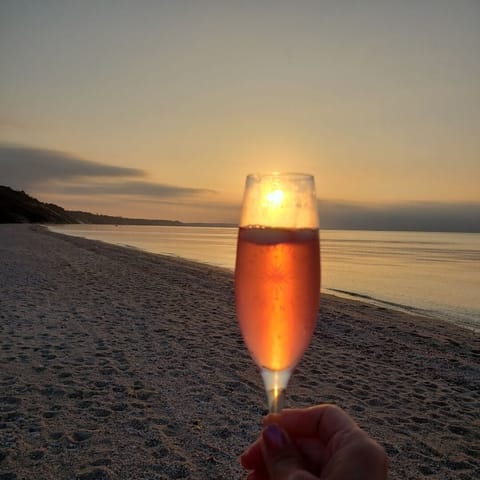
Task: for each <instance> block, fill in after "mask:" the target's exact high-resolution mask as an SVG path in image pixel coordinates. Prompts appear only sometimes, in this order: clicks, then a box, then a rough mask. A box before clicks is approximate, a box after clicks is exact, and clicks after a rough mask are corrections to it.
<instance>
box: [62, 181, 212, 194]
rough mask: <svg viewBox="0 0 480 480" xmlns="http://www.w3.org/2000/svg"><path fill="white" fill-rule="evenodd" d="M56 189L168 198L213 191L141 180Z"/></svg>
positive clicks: (73, 191)
mask: <svg viewBox="0 0 480 480" xmlns="http://www.w3.org/2000/svg"><path fill="white" fill-rule="evenodd" d="M56 190H57V192H59V193H64V194H71V195H99V194H100V195H101V194H107V195H140V196H152V197H168V198H172V197H183V196H190V195H198V194H202V193H215V191H214V190H208V189H204V188H189V187H177V186H175V185H167V184H163V183H153V182H141V181H129V182H110V183H89V184H88V185H66V186H60V187H59V188H57V189H56Z"/></svg>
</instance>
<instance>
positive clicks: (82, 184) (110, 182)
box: [0, 144, 215, 199]
mask: <svg viewBox="0 0 480 480" xmlns="http://www.w3.org/2000/svg"><path fill="white" fill-rule="evenodd" d="M146 176H147V173H146V172H145V171H144V170H140V169H136V168H126V167H118V166H114V165H105V164H103V163H99V162H93V161H90V160H85V159H83V158H79V157H76V156H73V155H70V154H67V153H64V152H59V151H54V150H46V149H39V148H29V147H23V146H15V145H14V146H12V145H1V144H0V184H2V185H7V186H10V187H13V188H17V189H21V190H28V191H29V192H33V193H34V192H40V191H42V192H44V191H46V190H48V191H49V192H50V193H51V194H57V195H58V194H60V195H75V196H77V197H78V196H87V195H96V196H101V195H124V196H132V197H154V198H158V199H178V198H180V197H186V198H188V197H191V196H195V195H200V194H206V193H210V194H211V193H215V192H214V191H213V190H208V189H203V188H190V187H183V186H177V185H168V184H164V183H156V182H149V181H147V180H142V178H144V177H146ZM137 179H138V180H137Z"/></svg>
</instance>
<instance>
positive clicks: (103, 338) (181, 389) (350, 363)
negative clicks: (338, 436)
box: [0, 225, 480, 480]
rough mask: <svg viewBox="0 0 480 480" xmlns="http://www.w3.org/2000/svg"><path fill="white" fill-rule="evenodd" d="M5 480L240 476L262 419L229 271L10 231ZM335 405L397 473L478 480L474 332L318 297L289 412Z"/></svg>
mask: <svg viewBox="0 0 480 480" xmlns="http://www.w3.org/2000/svg"><path fill="white" fill-rule="evenodd" d="M0 340H1V344H0V366H1V370H0V480H7V479H9V480H12V479H68V480H74V479H75V480H77V479H78V480H102V479H145V480H146V479H177V478H192V479H238V478H242V477H244V472H243V470H242V468H241V467H240V465H239V463H238V456H239V455H240V454H241V452H242V451H243V449H244V448H245V447H246V446H247V445H248V444H249V443H250V442H251V441H253V440H254V439H255V437H256V436H257V434H258V431H259V425H260V423H261V416H262V415H263V414H264V413H265V412H266V410H265V398H264V392H263V386H262V384H261V380H260V376H259V374H258V372H257V371H256V368H255V367H254V365H253V364H252V361H251V360H250V357H249V356H248V354H247V352H246V350H245V347H244V345H243V341H242V339H241V337H240V333H239V330H238V327H237V324H236V319H235V309H234V301H233V279H232V274H231V273H230V272H228V271H225V270H222V269H219V268H213V267H208V266H205V265H201V264H196V263H193V262H190V261H186V260H182V259H177V258H172V257H167V256H160V255H153V254H148V253H144V252H140V251H135V250H132V249H127V248H121V247H116V246H112V245H107V244H104V243H101V242H95V241H91V240H85V239H81V238H74V237H67V236H62V235H59V234H56V233H52V232H48V231H46V230H44V229H42V228H41V227H35V226H30V225H0ZM320 402H333V403H336V404H338V405H340V406H341V407H342V408H344V409H346V410H347V411H348V412H349V413H350V414H351V415H352V416H353V417H354V418H355V419H356V420H357V421H358V423H359V424H360V425H361V426H362V427H363V428H364V429H366V430H367V431H368V432H369V433H370V434H371V435H372V436H373V437H375V438H376V439H377V440H378V441H379V442H380V443H381V444H382V445H383V446H384V447H385V449H386V451H387V453H388V456H389V461H390V465H391V469H390V478H391V479H398V480H400V479H419V478H420V479H423V478H425V479H438V480H440V479H443V480H448V479H474V478H480V420H479V419H480V415H479V412H480V341H479V335H478V334H475V333H473V332H470V331H468V330H464V329H461V328H459V327H456V326H454V325H450V324H447V323H443V322H440V321H435V320H432V319H426V318H421V317H414V316H411V315H407V314H403V313H399V312H396V311H392V310H387V309H384V308H380V307H376V306H372V305H367V304H364V303H361V302H354V301H349V300H345V299H341V298H337V297H334V296H328V295H324V296H323V298H322V304H321V311H320V316H319V322H318V326H317V329H316V332H315V337H314V339H313V341H312V344H311V346H310V348H309V350H308V351H307V353H306V355H305V357H304V359H303V360H302V362H301V363H300V365H299V366H298V368H297V371H296V372H295V374H294V376H293V378H292V380H291V384H290V387H289V390H288V395H287V406H292V407H293V406H295V407H303V406H309V405H313V404H316V403H320Z"/></svg>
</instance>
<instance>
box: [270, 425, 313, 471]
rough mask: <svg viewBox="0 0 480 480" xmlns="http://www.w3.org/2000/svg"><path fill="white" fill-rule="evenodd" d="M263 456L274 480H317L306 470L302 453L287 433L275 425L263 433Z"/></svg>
mask: <svg viewBox="0 0 480 480" xmlns="http://www.w3.org/2000/svg"><path fill="white" fill-rule="evenodd" d="M262 440H263V441H262V443H261V446H262V455H263V460H264V462H265V466H266V467H267V470H268V473H269V474H270V478H271V479H272V480H315V479H317V477H315V476H314V475H312V474H310V473H308V472H307V471H306V470H305V467H304V463H303V460H302V457H301V455H300V452H299V451H298V449H297V447H296V446H295V444H294V443H293V442H292V441H291V440H290V437H289V436H288V434H287V432H286V431H285V430H283V429H282V428H280V427H279V426H278V425H276V424H275V423H272V424H271V425H268V426H267V427H266V428H265V429H264V430H263V432H262Z"/></svg>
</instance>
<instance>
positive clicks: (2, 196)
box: [0, 185, 187, 226]
mask: <svg viewBox="0 0 480 480" xmlns="http://www.w3.org/2000/svg"><path fill="white" fill-rule="evenodd" d="M0 223H56V224H62V223H91V224H103V225H105V224H107V225H167V226H168V225H170V226H175V225H187V224H185V223H182V222H179V221H176V220H149V219H141V218H124V217H113V216H109V215H97V214H94V213H88V212H81V211H69V210H65V209H64V208H62V207H59V206H58V205H55V204H53V203H44V202H40V201H39V200H37V199H36V198H33V197H31V196H30V195H28V194H26V193H25V192H23V191H18V190H13V189H12V188H10V187H7V186H2V185H0Z"/></svg>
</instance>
